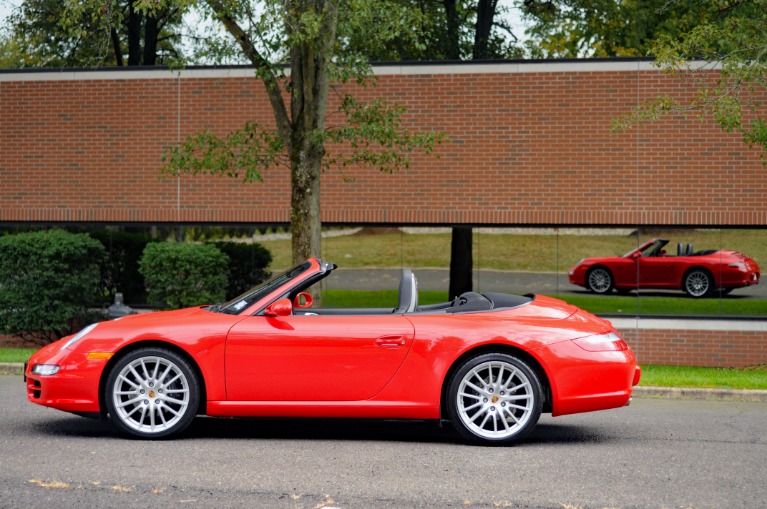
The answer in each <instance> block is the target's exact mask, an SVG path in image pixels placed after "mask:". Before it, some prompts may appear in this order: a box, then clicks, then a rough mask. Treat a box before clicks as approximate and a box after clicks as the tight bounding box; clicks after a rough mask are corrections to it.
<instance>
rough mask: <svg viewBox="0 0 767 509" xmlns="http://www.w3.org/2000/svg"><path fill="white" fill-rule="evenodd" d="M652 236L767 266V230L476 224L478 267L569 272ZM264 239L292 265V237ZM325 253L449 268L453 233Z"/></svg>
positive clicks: (352, 238)
mask: <svg viewBox="0 0 767 509" xmlns="http://www.w3.org/2000/svg"><path fill="white" fill-rule="evenodd" d="M369 230H374V229H368V230H367V231H369ZM653 237H662V238H666V239H669V240H670V241H671V243H670V244H669V248H670V249H671V252H669V254H672V255H673V254H675V252H674V250H675V249H676V245H677V243H678V242H684V243H687V242H690V243H692V244H693V248H694V250H695V251H699V250H703V249H728V250H733V251H739V252H741V253H744V254H746V255H748V256H750V257H751V258H753V259H754V260H756V262H757V263H758V264H759V266H760V267H765V266H767V229H762V230H673V231H652V232H648V233H642V234H641V235H637V234H633V235H518V234H489V233H482V234H479V233H478V232H477V230H476V229H475V233H474V241H473V250H474V255H473V256H474V267H475V268H482V269H492V270H525V271H534V272H557V271H559V272H565V271H567V269H569V268H570V267H572V266H573V265H575V264H576V263H578V261H580V260H581V259H583V258H595V257H603V256H621V255H623V254H625V253H627V252H628V251H630V250H631V249H633V248H635V247H636V246H637V245H639V244H641V243H642V242H645V241H647V240H650V239H651V238H653ZM260 243H261V244H262V245H263V246H264V247H266V248H267V249H269V250H270V251H271V252H272V256H273V258H274V260H273V262H272V265H271V267H272V270H278V269H286V268H288V267H289V266H290V265H291V262H292V257H291V251H290V249H291V248H290V240H270V241H262V242H260ZM322 257H323V258H324V259H326V260H328V261H332V262H335V263H337V264H338V265H339V266H340V267H346V268H362V267H379V268H386V267H410V268H430V267H434V268H447V267H449V266H450V234H449V233H428V234H407V233H397V232H391V230H386V233H380V234H375V235H359V234H358V235H349V236H341V237H332V238H326V239H323V241H322Z"/></svg>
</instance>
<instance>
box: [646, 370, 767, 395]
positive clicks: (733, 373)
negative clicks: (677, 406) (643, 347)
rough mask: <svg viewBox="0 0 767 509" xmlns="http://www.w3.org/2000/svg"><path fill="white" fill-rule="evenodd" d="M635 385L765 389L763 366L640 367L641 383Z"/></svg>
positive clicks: (765, 381) (766, 386) (766, 380)
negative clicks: (737, 367)
mask: <svg viewBox="0 0 767 509" xmlns="http://www.w3.org/2000/svg"><path fill="white" fill-rule="evenodd" d="M639 385H645V386H657V387H699V388H708V389H750V390H755V389H756V390H767V366H754V367H750V368H743V369H736V368H700V367H689V366H642V380H641V381H640V382H639Z"/></svg>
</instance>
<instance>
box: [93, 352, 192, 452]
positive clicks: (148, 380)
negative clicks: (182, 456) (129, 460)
mask: <svg viewBox="0 0 767 509" xmlns="http://www.w3.org/2000/svg"><path fill="white" fill-rule="evenodd" d="M104 400H105V401H106V407H107V411H108V412H109V417H110V419H111V420H112V422H113V423H114V424H115V425H116V426H117V427H118V428H119V429H120V430H121V431H123V432H125V433H128V434H129V435H132V436H136V437H140V438H164V437H170V436H173V435H177V434H179V433H181V432H182V431H184V430H185V429H186V428H187V427H188V426H189V424H191V422H192V420H193V419H194V416H195V414H196V413H197V408H198V407H199V405H200V386H199V381H198V379H197V375H196V374H195V372H194V370H193V369H192V368H191V367H190V366H189V363H188V362H187V361H186V360H184V359H183V358H182V357H181V356H179V355H178V354H176V353H174V352H172V351H170V350H166V349H164V348H142V349H139V350H136V351H133V352H130V353H129V354H127V355H126V356H124V357H122V358H120V359H119V360H118V361H117V362H116V363H115V364H114V366H112V369H111V371H110V372H109V377H108V378H107V382H106V385H105V386H104Z"/></svg>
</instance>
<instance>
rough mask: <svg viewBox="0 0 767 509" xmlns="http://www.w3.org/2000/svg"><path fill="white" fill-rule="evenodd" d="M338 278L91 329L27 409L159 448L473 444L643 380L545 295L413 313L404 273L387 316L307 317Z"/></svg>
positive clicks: (622, 355) (611, 337)
mask: <svg viewBox="0 0 767 509" xmlns="http://www.w3.org/2000/svg"><path fill="white" fill-rule="evenodd" d="M335 268H336V266H335V265H334V264H331V263H327V262H324V261H322V260H317V259H309V260H307V261H306V262H304V263H302V264H300V265H298V266H296V267H293V268H291V269H290V270H288V271H286V272H284V273H282V274H280V275H278V276H276V277H274V278H272V279H271V280H270V281H267V282H265V283H264V284H262V285H260V286H258V287H256V288H254V289H253V290H251V291H249V292H247V293H245V294H243V295H242V296H240V297H237V298H236V299H234V300H232V301H231V302H228V303H225V304H220V305H213V306H202V307H195V308H191V309H182V310H178V311H165V312H157V313H148V314H140V315H130V316H127V317H124V318H119V319H117V320H113V321H108V322H100V323H97V324H94V325H90V326H88V327H86V328H85V329H83V330H82V331H80V332H79V333H77V334H75V335H72V336H69V337H66V338H63V339H62V340H60V341H58V342H56V343H53V344H51V345H48V346H46V347H44V348H43V349H41V350H40V351H38V352H36V353H35V354H34V355H32V357H31V358H30V360H29V362H28V364H27V366H26V367H25V382H26V388H27V396H28V399H29V401H31V402H33V403H37V404H40V405H44V406H48V407H52V408H56V409H59V410H64V411H68V412H73V413H77V414H86V415H87V414H94V415H103V416H108V417H109V418H110V419H111V420H112V421H113V422H114V424H115V425H116V426H117V427H118V428H119V429H120V430H121V431H123V432H125V433H127V434H130V435H135V436H138V437H142V438H159V437H165V436H170V435H176V434H178V433H180V432H182V431H183V430H184V429H185V428H186V427H187V426H188V425H189V424H190V422H191V421H192V420H193V419H194V417H195V416H196V415H207V416H226V417H263V416H269V417H322V418H373V419H378V418H381V419H390V418H391V419H433V420H446V421H450V422H451V423H452V424H453V425H454V426H455V428H456V429H457V430H458V432H459V433H460V434H461V435H462V436H463V437H464V438H465V439H467V440H469V441H473V442H479V443H496V444H497V443H510V442H514V441H517V440H520V439H522V438H524V437H525V436H526V435H528V434H529V433H530V431H531V430H532V429H533V428H534V427H535V425H536V423H537V422H538V418H539V416H540V414H541V412H551V413H552V414H553V415H564V414H572V413H576V412H588V411H592V410H602V409H608V408H616V407H621V406H625V405H627V404H628V403H629V401H630V399H631V392H632V387H633V386H634V385H636V384H637V383H638V382H639V378H640V373H641V370H640V368H639V366H637V365H636V361H635V358H634V354H633V353H632V351H631V350H630V349H629V347H628V345H627V344H626V342H625V341H624V340H623V338H622V337H621V335H620V334H619V333H618V331H616V330H615V329H614V328H613V327H612V325H611V324H610V323H609V322H608V321H606V320H602V319H600V318H597V317H596V316H593V315H591V314H589V313H587V312H585V311H582V310H580V309H578V308H576V307H574V306H571V305H568V304H566V303H564V302H562V301H559V300H555V299H551V298H547V297H542V296H535V295H526V296H518V295H506V294H498V293H485V294H478V293H465V294H463V295H461V296H460V297H458V298H456V299H455V300H453V301H451V302H445V303H442V304H433V305H426V306H423V305H419V304H418V292H417V283H416V280H415V277H414V276H413V273H412V271H410V270H407V269H405V270H403V271H402V280H401V282H400V286H399V303H398V306H397V307H396V308H393V309H392V308H386V309H358V308H354V309H337V308H322V307H312V299H311V295H310V294H309V293H306V290H307V289H308V288H309V287H311V286H312V285H315V284H317V283H318V282H319V281H320V280H322V279H323V278H325V277H327V276H328V275H330V274H331V272H332V271H333V270H334V269H335Z"/></svg>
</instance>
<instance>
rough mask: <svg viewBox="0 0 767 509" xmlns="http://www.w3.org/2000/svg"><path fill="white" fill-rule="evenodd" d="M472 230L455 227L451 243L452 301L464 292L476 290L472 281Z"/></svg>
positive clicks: (450, 292)
mask: <svg viewBox="0 0 767 509" xmlns="http://www.w3.org/2000/svg"><path fill="white" fill-rule="evenodd" d="M471 251H472V228H471V226H454V227H453V234H452V239H451V241H450V290H449V298H450V299H451V300H452V299H454V298H456V297H457V296H458V295H461V294H462V293H464V292H470V291H472V290H473V288H474V283H473V281H472V274H471V272H472V267H473V265H474V260H473V256H472V252H471Z"/></svg>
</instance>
